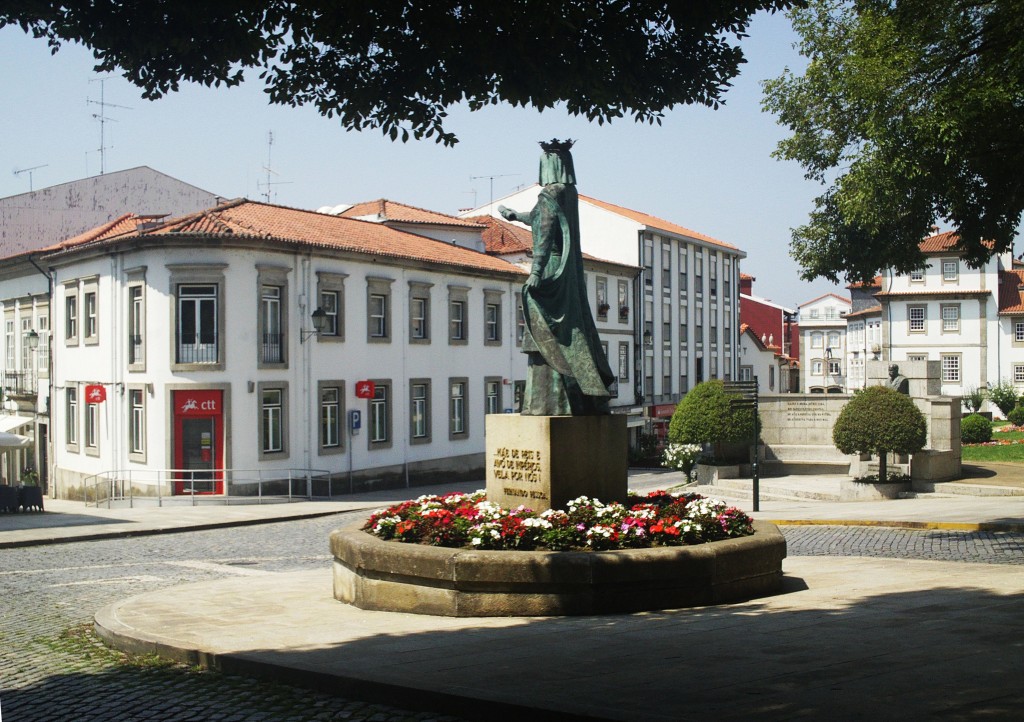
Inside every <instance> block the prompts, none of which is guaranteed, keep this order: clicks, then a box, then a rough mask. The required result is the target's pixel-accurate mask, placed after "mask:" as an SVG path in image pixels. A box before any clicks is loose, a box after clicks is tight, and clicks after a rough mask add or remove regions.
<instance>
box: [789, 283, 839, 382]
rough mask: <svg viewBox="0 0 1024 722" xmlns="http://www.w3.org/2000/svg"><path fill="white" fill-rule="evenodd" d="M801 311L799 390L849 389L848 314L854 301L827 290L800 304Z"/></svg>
mask: <svg viewBox="0 0 1024 722" xmlns="http://www.w3.org/2000/svg"><path fill="white" fill-rule="evenodd" d="M797 308H798V309H799V311H800V390H801V391H803V392H804V393H812V394H815V393H818V394H820V393H843V392H844V391H845V390H846V314H847V313H849V311H850V309H851V302H850V299H848V298H843V297H842V296H838V295H836V294H834V293H826V294H825V295H824V296H819V297H818V298H815V299H813V300H811V301H807V302H806V303H802V304H800V305H799V306H798V307H797Z"/></svg>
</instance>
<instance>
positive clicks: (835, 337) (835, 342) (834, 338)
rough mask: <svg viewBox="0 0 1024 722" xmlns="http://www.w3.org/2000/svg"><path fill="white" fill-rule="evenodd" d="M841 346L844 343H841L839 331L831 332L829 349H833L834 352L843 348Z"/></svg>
mask: <svg viewBox="0 0 1024 722" xmlns="http://www.w3.org/2000/svg"><path fill="white" fill-rule="evenodd" d="M841 345H842V343H841V341H840V334H839V332H838V331H829V334H828V348H830V349H832V350H833V351H836V350H838V349H839V348H840V347H841Z"/></svg>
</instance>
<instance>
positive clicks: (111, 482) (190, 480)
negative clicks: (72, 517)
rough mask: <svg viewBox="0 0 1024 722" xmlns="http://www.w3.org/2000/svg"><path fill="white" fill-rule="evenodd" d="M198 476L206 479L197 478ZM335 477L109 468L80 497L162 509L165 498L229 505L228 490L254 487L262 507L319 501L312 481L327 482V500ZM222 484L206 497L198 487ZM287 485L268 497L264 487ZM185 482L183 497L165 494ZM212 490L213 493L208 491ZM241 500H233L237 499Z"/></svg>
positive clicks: (300, 471) (299, 471)
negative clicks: (142, 491) (269, 502)
mask: <svg viewBox="0 0 1024 722" xmlns="http://www.w3.org/2000/svg"><path fill="white" fill-rule="evenodd" d="M199 475H203V476H204V477H209V478H197V477H198V476H199ZM334 476H335V472H332V471H328V470H326V469H304V468H290V469H268V468H264V469H212V470H210V469H112V470H108V471H101V472H99V473H98V474H92V475H90V476H87V477H86V478H85V479H84V480H83V495H84V497H85V498H84V501H85V504H86V505H87V506H90V505H91V506H96V507H99V506H100V505H101V504H104V503H105V504H106V505H107V508H108V509H109V508H111V505H112V504H113V503H114V502H124V501H127V502H128V505H129V506H130V507H133V506H134V505H135V500H136V498H146V499H155V500H156V501H157V505H158V506H163V504H164V499H165V497H167V496H175V497H178V498H180V497H182V496H188V497H191V500H192V506H198V503H199V502H198V500H199V498H204V499H206V500H209V501H211V502H215V501H222V503H224V504H230V503H231V496H232V495H231V493H230V492H231V489H232V488H237V487H242V486H250V487H251V486H252V485H253V484H255V485H256V494H255V499H256V500H257V501H256V503H258V504H262V503H263V499H264V498H265V497H266V498H269V499H280V498H286V499H287V500H288V501H293V500H294V499H296V498H298V499H306V500H311V499H313V498H314V497H317V498H321V497H322V495H314V494H313V482H314V480H316V481H323V480H326V482H327V497H326V498H328V499H330V498H333V497H334ZM297 481H298V482H305V488H304V489H303V491H302V493H300V494H296V493H295V491H294V486H295V482H297ZM216 482H223V483H224V485H225V493H223V494H213V493H210V494H209V495H208V496H207V494H208V491H207V489H204V488H200V487H199V486H198V485H199V484H203V485H204V486H205V485H206V484H207V483H216ZM281 482H286V483H287V493H286V494H277V493H273V494H267V493H266V492H265V490H264V487H265V486H268V485H271V484H275V485H277V484H280V483H281ZM175 483H187V484H188V486H187V489H186V490H185V491H184V493H183V494H168V493H167V491H168V490H169V489H170V485H171V484H175ZM136 487H155V490H156V494H155V496H152V495H144V496H140V495H137V494H136ZM165 487H166V489H165ZM210 491H212V490H210ZM239 498H241V497H236V500H237V499H239ZM245 498H253V495H245Z"/></svg>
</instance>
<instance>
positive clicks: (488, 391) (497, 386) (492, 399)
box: [484, 376, 501, 414]
mask: <svg viewBox="0 0 1024 722" xmlns="http://www.w3.org/2000/svg"><path fill="white" fill-rule="evenodd" d="M484 413H485V414H500V413H501V378H499V377H497V376H487V377H485V378H484Z"/></svg>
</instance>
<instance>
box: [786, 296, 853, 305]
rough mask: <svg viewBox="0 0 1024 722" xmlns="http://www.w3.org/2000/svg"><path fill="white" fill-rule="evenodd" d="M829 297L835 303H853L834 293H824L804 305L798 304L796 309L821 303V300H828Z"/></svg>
mask: <svg viewBox="0 0 1024 722" xmlns="http://www.w3.org/2000/svg"><path fill="white" fill-rule="evenodd" d="M829 296H831V297H832V298H834V299H836V300H837V301H842V302H843V303H845V304H850V303H853V302H852V301H851V300H850V299H848V298H843V297H842V296H839V295H837V294H835V293H826V294H823V295H821V296H818V297H817V298H812V299H811V300H810V301H806V302H804V303H801V304H799V305H798V306H797V308H803V307H804V306H810V305H811V304H812V303H817V302H818V301H821V300H822V299H825V298H828V297H829Z"/></svg>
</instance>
